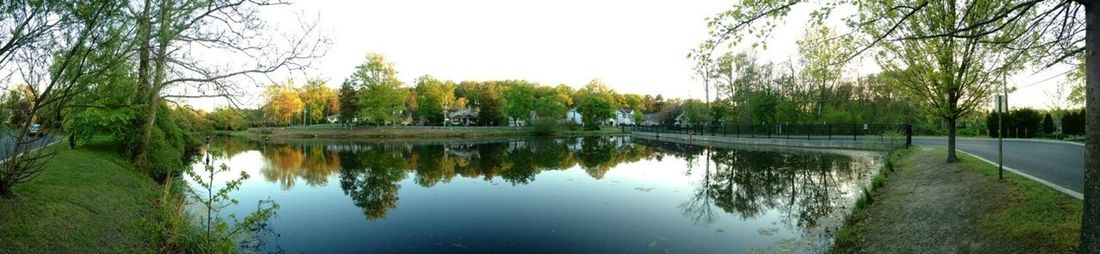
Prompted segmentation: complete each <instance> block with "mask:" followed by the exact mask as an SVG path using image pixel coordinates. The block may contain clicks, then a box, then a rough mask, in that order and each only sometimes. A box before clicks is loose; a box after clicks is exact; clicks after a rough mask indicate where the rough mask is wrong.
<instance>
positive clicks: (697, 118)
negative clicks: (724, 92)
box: [683, 99, 710, 126]
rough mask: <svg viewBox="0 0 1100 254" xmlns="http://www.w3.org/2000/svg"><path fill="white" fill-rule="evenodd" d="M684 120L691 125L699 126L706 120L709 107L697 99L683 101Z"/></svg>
mask: <svg viewBox="0 0 1100 254" xmlns="http://www.w3.org/2000/svg"><path fill="white" fill-rule="evenodd" d="M683 107H684V120H686V121H687V124H689V125H691V126H701V125H703V124H706V123H707V122H708V120H709V119H708V116H709V115H710V114H709V113H710V109H709V108H708V107H707V104H706V103H704V102H702V101H700V100H697V99H690V100H687V101H684V106H683Z"/></svg>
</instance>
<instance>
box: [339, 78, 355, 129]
mask: <svg viewBox="0 0 1100 254" xmlns="http://www.w3.org/2000/svg"><path fill="white" fill-rule="evenodd" d="M339 99H340V122H341V123H343V124H349V125H350V124H351V123H352V120H354V119H355V115H356V114H358V113H359V92H358V91H357V90H356V89H355V86H353V83H352V81H351V80H344V83H343V84H341V85H340V98H339Z"/></svg>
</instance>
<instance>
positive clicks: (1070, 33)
mask: <svg viewBox="0 0 1100 254" xmlns="http://www.w3.org/2000/svg"><path fill="white" fill-rule="evenodd" d="M803 2H808V1H783V0H767V1H755V2H753V3H752V4H747V5H737V6H735V7H733V8H732V9H731V10H729V11H724V12H721V13H720V14H718V15H717V16H716V17H714V18H712V19H711V20H710V22H708V26H710V27H711V29H712V30H713V33H712V34H711V35H712V39H711V40H709V43H712V44H724V43H729V42H733V43H736V42H739V41H740V40H741V39H742V38H743V37H744V36H745V35H764V34H769V33H768V31H771V30H772V29H773V28H774V27H775V25H776V24H778V23H779V22H771V21H773V20H774V19H779V18H784V17H786V16H787V15H788V14H789V13H790V10H791V8H792V6H795V5H797V4H799V3H803ZM930 2H931V1H916V2H914V1H886V2H882V1H851V2H849V1H834V2H830V3H828V4H822V5H820V6H822V7H820V8H818V9H816V10H815V11H813V12H812V13H811V15H810V16H811V19H810V21H811V22H814V23H817V24H821V23H823V22H824V20H826V19H828V18H829V17H830V15H831V14H833V13H834V12H832V10H833V9H834V8H837V7H838V6H842V4H843V3H854V4H855V5H856V7H857V8H859V9H863V10H874V11H863V10H861V11H859V12H858V13H859V14H858V16H857V17H856V18H853V19H850V20H849V21H850V23H851V24H867V23H879V24H881V25H882V26H886V27H891V26H892V27H900V26H903V25H905V24H906V23H909V22H910V19H911V18H912V17H914V16H916V14H918V13H921V12H928V11H935V10H934V8H928V9H926V8H925V7H927V6H928V5H929V3H930ZM951 2H952V6H956V7H955V8H953V9H955V10H966V11H967V12H969V11H970V10H975V11H977V12H983V13H988V12H986V11H989V10H992V12H991V14H992V15H981V16H983V17H981V18H979V19H981V20H978V22H968V23H969V25H959V26H955V27H952V28H951V29H949V30H947V31H940V32H939V33H935V34H927V35H923V36H896V35H895V33H894V32H895V31H896V30H897V29H893V28H891V29H887V30H884V31H882V32H880V33H878V35H877V36H872V37H871V38H869V40H867V42H866V43H864V45H862V46H860V49H859V50H856V51H855V52H853V53H852V54H850V55H849V57H848V58H847V59H849V60H850V59H852V58H854V57H855V56H858V55H860V54H862V53H863V52H865V51H866V50H868V49H870V48H872V47H873V46H876V45H877V44H878V43H880V42H889V41H897V40H925V39H936V38H955V39H968V38H975V37H982V36H988V35H994V34H1002V33H1018V34H1019V33H1021V31H1022V33H1023V34H1022V35H1021V36H1010V37H999V36H998V37H999V38H998V40H988V41H989V42H991V43H992V44H1003V45H1008V44H1016V45H1008V46H1006V47H1005V48H1009V49H1013V50H1016V51H1020V52H1026V53H1028V54H1027V56H1028V58H1030V59H1031V60H1033V62H1035V63H1039V64H1042V65H1045V66H1048V67H1049V66H1050V65H1052V64H1054V63H1058V62H1063V61H1065V60H1067V59H1073V58H1074V57H1075V56H1079V57H1081V59H1082V61H1081V62H1083V65H1084V67H1085V68H1083V70H1084V71H1083V72H1084V73H1085V75H1084V76H1085V78H1084V80H1085V82H1084V83H1085V89H1084V90H1085V92H1084V94H1085V96H1084V97H1085V98H1097V97H1098V96H1100V95H1097V94H1100V53H1097V51H1100V40H1097V39H1096V38H1095V37H1096V36H1097V32H1100V25H1097V22H1098V21H1100V3H1098V2H1097V1H1095V0H1034V1H1032V0H1011V1H966V2H961V3H956V2H955V1H951ZM990 2H993V3H990ZM883 5H889V6H885V7H884V6H883ZM998 6H1000V7H1001V8H996V7H998ZM979 14H982V13H979ZM963 16H969V15H963ZM1085 104H1086V108H1087V113H1088V114H1087V115H1086V117H1085V118H1087V119H1092V120H1088V121H1086V122H1087V125H1088V127H1087V129H1092V130H1097V129H1100V100H1092V99H1086V101H1085ZM1098 142H1100V131H1092V132H1089V134H1088V135H1087V136H1086V138H1085V150H1086V156H1085V188H1084V196H1085V205H1084V214H1083V219H1082V226H1081V229H1082V230H1081V246H1080V248H1079V250H1080V251H1081V252H1082V253H1100V156H1092V155H1094V154H1100V143H1098Z"/></svg>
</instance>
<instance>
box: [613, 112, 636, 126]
mask: <svg viewBox="0 0 1100 254" xmlns="http://www.w3.org/2000/svg"><path fill="white" fill-rule="evenodd" d="M608 123H609V124H611V125H634V111H633V110H629V109H619V110H615V116H614V117H612V118H611V119H608Z"/></svg>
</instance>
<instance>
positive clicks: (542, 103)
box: [534, 94, 569, 122]
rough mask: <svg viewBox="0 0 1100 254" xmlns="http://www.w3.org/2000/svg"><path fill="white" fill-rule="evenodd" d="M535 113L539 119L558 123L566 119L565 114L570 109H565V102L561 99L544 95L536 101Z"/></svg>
mask: <svg viewBox="0 0 1100 254" xmlns="http://www.w3.org/2000/svg"><path fill="white" fill-rule="evenodd" d="M534 111H535V114H536V115H538V116H539V119H545V120H551V121H553V122H557V121H558V120H560V119H563V118H565V114H566V113H568V112H569V109H567V108H566V107H565V102H564V101H562V98H561V97H558V96H555V95H554V94H544V95H542V96H540V97H539V98H538V99H536V100H535V105H534Z"/></svg>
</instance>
